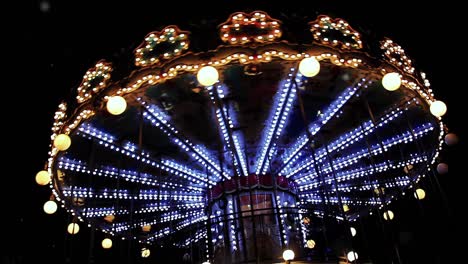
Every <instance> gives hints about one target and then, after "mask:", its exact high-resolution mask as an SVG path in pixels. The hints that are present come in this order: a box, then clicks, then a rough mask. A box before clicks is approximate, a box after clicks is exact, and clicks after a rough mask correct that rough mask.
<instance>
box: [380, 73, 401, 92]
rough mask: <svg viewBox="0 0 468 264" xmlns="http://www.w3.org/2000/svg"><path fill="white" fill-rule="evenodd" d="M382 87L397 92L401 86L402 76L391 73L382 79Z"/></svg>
mask: <svg viewBox="0 0 468 264" xmlns="http://www.w3.org/2000/svg"><path fill="white" fill-rule="evenodd" d="M382 85H383V87H384V88H385V89H386V90H388V91H396V90H398V88H400V86H401V78H400V75H399V74H398V73H396V72H390V73H387V74H385V75H384V77H383V78H382Z"/></svg>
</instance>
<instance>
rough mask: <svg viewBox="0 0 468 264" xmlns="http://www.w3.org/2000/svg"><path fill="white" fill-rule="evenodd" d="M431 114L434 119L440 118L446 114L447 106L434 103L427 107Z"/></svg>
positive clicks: (438, 102)
mask: <svg viewBox="0 0 468 264" xmlns="http://www.w3.org/2000/svg"><path fill="white" fill-rule="evenodd" d="M429 110H430V111H431V114H432V115H433V116H436V117H441V116H443V115H445V113H447V106H446V105H445V103H444V102H442V101H434V102H432V103H431V106H430V107H429Z"/></svg>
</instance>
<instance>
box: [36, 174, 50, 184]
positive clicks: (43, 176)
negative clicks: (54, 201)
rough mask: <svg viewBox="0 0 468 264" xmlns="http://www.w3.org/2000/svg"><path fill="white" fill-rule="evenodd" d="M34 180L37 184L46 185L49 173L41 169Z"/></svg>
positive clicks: (48, 180)
mask: <svg viewBox="0 0 468 264" xmlns="http://www.w3.org/2000/svg"><path fill="white" fill-rule="evenodd" d="M36 182H37V184H39V185H47V184H48V183H49V182H50V175H49V173H48V172H47V171H45V170H42V171H40V172H38V173H37V174H36Z"/></svg>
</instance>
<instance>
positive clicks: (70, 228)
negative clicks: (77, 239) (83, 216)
mask: <svg viewBox="0 0 468 264" xmlns="http://www.w3.org/2000/svg"><path fill="white" fill-rule="evenodd" d="M67 231H68V233H69V234H70V235H76V234H77V233H78V232H79V231H80V226H79V225H78V224H77V223H70V224H69V225H68V227H67Z"/></svg>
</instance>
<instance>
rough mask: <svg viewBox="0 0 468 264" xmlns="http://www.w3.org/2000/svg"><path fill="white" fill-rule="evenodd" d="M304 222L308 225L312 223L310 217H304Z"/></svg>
mask: <svg viewBox="0 0 468 264" xmlns="http://www.w3.org/2000/svg"><path fill="white" fill-rule="evenodd" d="M302 222H303V223H304V225H308V224H310V218H309V217H307V216H306V217H304V219H302Z"/></svg>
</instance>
